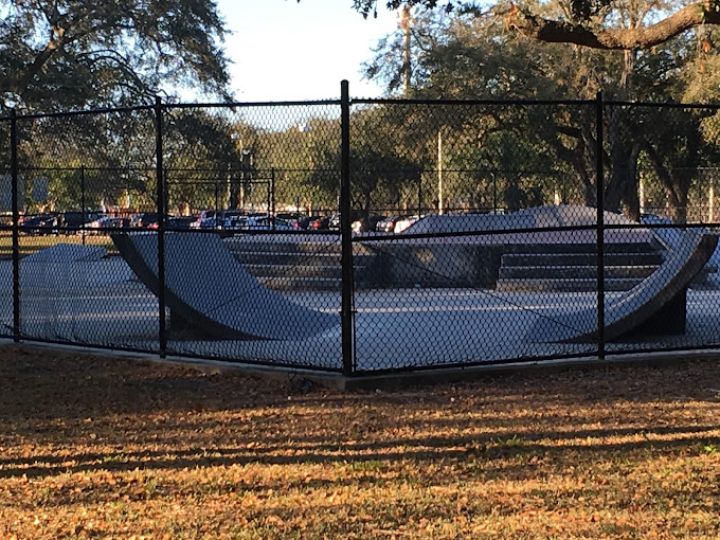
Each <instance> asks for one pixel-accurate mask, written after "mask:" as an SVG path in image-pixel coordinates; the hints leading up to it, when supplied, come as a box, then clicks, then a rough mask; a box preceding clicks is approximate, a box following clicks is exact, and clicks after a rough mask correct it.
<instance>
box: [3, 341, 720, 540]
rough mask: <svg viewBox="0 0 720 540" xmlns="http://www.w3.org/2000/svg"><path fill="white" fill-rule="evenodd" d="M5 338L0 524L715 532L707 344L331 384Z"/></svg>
mask: <svg viewBox="0 0 720 540" xmlns="http://www.w3.org/2000/svg"><path fill="white" fill-rule="evenodd" d="M0 351H1V353H0V358H1V359H2V361H1V362H0V425H1V426H2V427H0V538H2V539H5V538H13V537H17V538H31V539H35V538H59V537H71V538H85V537H100V538H106V537H113V538H129V537H133V536H134V537H136V538H138V537H141V536H145V537H146V538H150V537H152V538H172V539H174V538H198V537H200V538H358V539H360V538H362V539H366V538H499V537H501V538H566V537H572V538H677V537H695V538H718V537H720V363H713V362H704V363H687V364H680V365H676V366H673V367H636V368H613V369H608V370H595V371H585V372H583V371H580V370H575V371H567V372H553V373H551V372H546V373H542V372H541V373H533V374H527V375H512V376H503V377H494V378H487V379H484V380H480V381H476V382H473V383H468V384H462V385H444V386H436V387H426V388H412V389H404V390H398V391H383V392H362V393H349V394H341V393H337V392H332V391H327V390H324V389H321V388H316V389H310V390H307V389H306V388H304V386H303V385H301V384H298V383H296V382H294V381H291V380H280V381H266V380H258V379H252V378H248V377H244V376H241V375H239V374H237V373H222V374H221V373H213V372H209V371H205V372H201V371H198V370H195V369H192V368H183V367H177V366H169V365H159V364H151V363H144V362H133V361H127V360H113V359H93V358H90V357H83V356H77V355H72V354H57V353H53V352H46V351H42V352H37V351H30V350H22V349H15V348H2V349H0Z"/></svg>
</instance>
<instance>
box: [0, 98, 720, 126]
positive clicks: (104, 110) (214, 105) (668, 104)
mask: <svg viewBox="0 0 720 540" xmlns="http://www.w3.org/2000/svg"><path fill="white" fill-rule="evenodd" d="M597 103H598V101H597V100H594V99H592V100H587V99H420V98H352V99H351V100H350V104H351V105H417V106H461V105H464V106H497V107H513V106H591V105H597ZM603 104H604V105H607V106H611V107H647V108H673V109H713V110H715V109H720V103H679V102H672V101H660V102H654V101H621V100H603ZM321 105H326V106H327V105H333V106H339V105H341V100H339V99H317V100H287V101H229V102H208V103H162V104H161V105H160V107H161V108H162V109H163V110H167V111H170V110H175V109H177V110H180V109H221V108H227V109H235V108H251V107H300V106H308V107H310V106H321ZM155 107H156V105H136V106H132V107H101V108H96V109H82V110H70V111H53V112H37V113H17V114H16V116H15V118H16V119H17V120H35V119H43V118H64V117H73V116H87V115H95V114H113V113H131V112H139V111H148V110H152V109H154V108H155ZM11 119H12V116H11V115H7V114H6V115H4V116H0V122H9V121H10V120H11Z"/></svg>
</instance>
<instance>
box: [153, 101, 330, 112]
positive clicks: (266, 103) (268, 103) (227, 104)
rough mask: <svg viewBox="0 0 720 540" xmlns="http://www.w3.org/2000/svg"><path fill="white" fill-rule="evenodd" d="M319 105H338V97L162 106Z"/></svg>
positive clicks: (221, 107) (230, 107)
mask: <svg viewBox="0 0 720 540" xmlns="http://www.w3.org/2000/svg"><path fill="white" fill-rule="evenodd" d="M320 105H337V106H339V105H340V100H339V99H310V100H287V101H227V102H222V101H219V102H210V103H163V104H162V108H163V109H166V110H173V109H223V108H226V109H234V108H245V109H246V108H251V107H301V106H308V107H310V106H320Z"/></svg>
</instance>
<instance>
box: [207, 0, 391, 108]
mask: <svg viewBox="0 0 720 540" xmlns="http://www.w3.org/2000/svg"><path fill="white" fill-rule="evenodd" d="M379 4H383V2H382V1H381V2H379ZM218 6H219V9H220V13H221V14H222V16H223V17H224V19H225V22H226V24H227V28H228V30H229V31H230V35H228V37H227V39H226V42H225V49H226V52H227V55H228V57H229V58H230V59H231V60H232V61H233V64H232V65H231V67H230V73H231V75H232V89H233V91H234V92H235V98H236V99H238V100H239V101H264V100H272V101H276V100H290V99H325V98H336V97H338V95H339V93H340V80H341V79H348V80H349V81H350V92H351V94H352V95H353V96H355V97H376V96H379V95H381V94H382V88H380V87H379V86H378V85H376V84H375V83H372V82H369V81H364V80H363V79H362V75H361V73H360V72H361V64H362V62H364V61H367V60H368V59H370V58H371V57H372V51H371V48H372V47H374V46H375V45H376V44H377V41H378V39H380V38H381V37H382V36H384V35H386V34H387V33H389V32H393V31H396V30H397V15H396V14H395V13H393V12H389V11H387V10H385V9H380V8H378V18H377V19H373V18H372V17H369V18H368V19H363V17H362V16H361V15H360V14H358V13H357V12H355V11H354V10H353V9H352V2H351V0H301V2H300V3H298V2H296V0H218Z"/></svg>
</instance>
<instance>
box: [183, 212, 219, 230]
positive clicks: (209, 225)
mask: <svg viewBox="0 0 720 540" xmlns="http://www.w3.org/2000/svg"><path fill="white" fill-rule="evenodd" d="M222 224H223V220H222V219H221V218H220V214H219V212H216V211H215V210H203V211H202V212H200V216H199V217H198V224H197V227H195V226H193V225H191V226H190V228H191V229H195V228H197V229H216V228H219V227H221V226H222Z"/></svg>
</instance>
